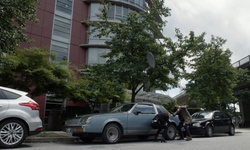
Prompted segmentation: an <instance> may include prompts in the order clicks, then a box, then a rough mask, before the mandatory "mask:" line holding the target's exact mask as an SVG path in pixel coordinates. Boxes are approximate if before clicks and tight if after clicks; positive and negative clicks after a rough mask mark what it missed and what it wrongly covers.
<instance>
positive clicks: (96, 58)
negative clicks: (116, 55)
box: [87, 48, 110, 65]
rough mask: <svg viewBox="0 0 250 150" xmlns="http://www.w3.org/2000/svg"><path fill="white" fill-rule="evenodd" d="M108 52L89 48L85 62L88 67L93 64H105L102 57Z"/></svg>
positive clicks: (104, 59) (107, 50)
mask: <svg viewBox="0 0 250 150" xmlns="http://www.w3.org/2000/svg"><path fill="white" fill-rule="evenodd" d="M109 51H110V50H109V49H102V48H89V49H88V55H87V60H88V63H87V64H89V65H93V64H104V63H106V61H107V59H106V58H104V57H103V55H105V54H107V53H108V52H109Z"/></svg>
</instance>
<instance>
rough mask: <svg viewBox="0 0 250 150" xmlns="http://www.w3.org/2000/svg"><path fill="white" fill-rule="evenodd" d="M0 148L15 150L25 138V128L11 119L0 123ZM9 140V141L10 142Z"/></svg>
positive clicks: (17, 121)
mask: <svg viewBox="0 0 250 150" xmlns="http://www.w3.org/2000/svg"><path fill="white" fill-rule="evenodd" d="M0 133H1V134H0V147H2V148H15V147H18V146H20V145H21V144H22V143H23V142H24V140H25V139H26V137H27V135H28V134H27V127H26V126H25V124H24V123H23V122H22V121H19V120H16V119H11V120H6V121H3V122H2V123H0ZM10 139H11V140H10Z"/></svg>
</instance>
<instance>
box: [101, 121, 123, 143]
mask: <svg viewBox="0 0 250 150" xmlns="http://www.w3.org/2000/svg"><path fill="white" fill-rule="evenodd" d="M121 134H122V133H121V129H120V127H119V126H118V125H117V124H115V123H110V124H107V125H106V126H105V128H104V130H103V132H102V141H103V143H107V144H114V143H117V142H118V141H119V140H120V138H121Z"/></svg>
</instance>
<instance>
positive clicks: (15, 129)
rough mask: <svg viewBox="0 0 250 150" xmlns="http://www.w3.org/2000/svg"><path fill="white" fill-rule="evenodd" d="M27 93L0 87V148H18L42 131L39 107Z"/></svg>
mask: <svg viewBox="0 0 250 150" xmlns="http://www.w3.org/2000/svg"><path fill="white" fill-rule="evenodd" d="M27 94H28V93H27V92H24V91H19V90H15V89H11V88H7V87H2V86H0V147H1V148H14V147H18V146H20V145H21V144H22V143H23V142H24V141H25V139H26V138H27V136H31V135H35V134H38V133H40V132H41V131H42V130H43V126H42V121H41V119H40V116H39V109H40V108H39V105H38V103H36V102H35V101H34V100H32V99H31V98H29V97H28V96H27Z"/></svg>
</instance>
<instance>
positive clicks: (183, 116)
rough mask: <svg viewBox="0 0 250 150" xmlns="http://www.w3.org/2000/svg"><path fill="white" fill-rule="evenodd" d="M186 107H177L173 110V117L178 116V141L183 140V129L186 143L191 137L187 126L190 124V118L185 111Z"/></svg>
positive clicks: (186, 110)
mask: <svg viewBox="0 0 250 150" xmlns="http://www.w3.org/2000/svg"><path fill="white" fill-rule="evenodd" d="M187 107H188V106H187V105H183V106H178V107H175V108H174V113H173V115H178V117H179V120H180V123H179V125H178V132H179V136H180V137H179V139H178V140H184V135H183V132H182V127H184V129H185V133H186V141H190V140H192V136H191V134H190V130H189V125H190V124H191V123H192V117H191V115H190V113H189V111H188V109H187Z"/></svg>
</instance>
